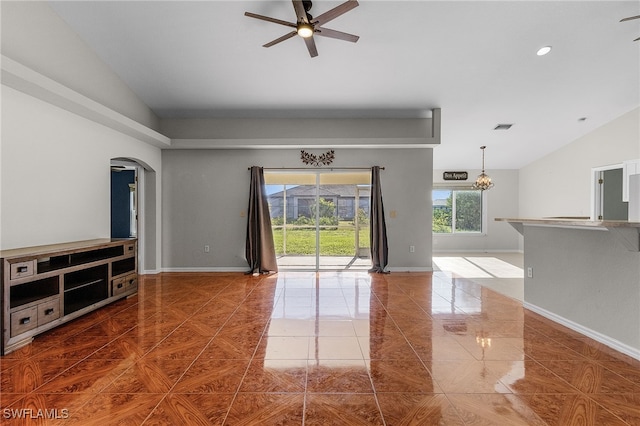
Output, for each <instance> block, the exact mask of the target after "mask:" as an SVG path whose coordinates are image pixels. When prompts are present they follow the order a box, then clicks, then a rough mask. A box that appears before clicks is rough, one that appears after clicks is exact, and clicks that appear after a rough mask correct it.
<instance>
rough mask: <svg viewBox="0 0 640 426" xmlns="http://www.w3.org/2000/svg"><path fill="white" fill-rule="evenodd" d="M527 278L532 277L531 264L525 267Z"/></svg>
mask: <svg viewBox="0 0 640 426" xmlns="http://www.w3.org/2000/svg"><path fill="white" fill-rule="evenodd" d="M527 278H533V268H532V267H531V266H529V267H528V268H527Z"/></svg>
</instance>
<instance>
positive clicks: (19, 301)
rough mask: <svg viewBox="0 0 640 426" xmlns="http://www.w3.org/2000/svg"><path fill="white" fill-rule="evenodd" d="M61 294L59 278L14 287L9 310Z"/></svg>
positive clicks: (10, 289) (11, 289) (11, 291)
mask: <svg viewBox="0 0 640 426" xmlns="http://www.w3.org/2000/svg"><path fill="white" fill-rule="evenodd" d="M59 293H60V284H59V278H58V277H57V276H55V277H49V278H45V279H43V280H37V281H31V282H29V283H25V284H20V285H14V286H11V287H10V288H9V308H10V309H14V308H17V307H19V306H24V305H28V304H29V303H33V302H36V301H38V300H41V299H46V298H47V297H51V296H57V295H58V294H59Z"/></svg>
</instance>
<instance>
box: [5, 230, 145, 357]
mask: <svg viewBox="0 0 640 426" xmlns="http://www.w3.org/2000/svg"><path fill="white" fill-rule="evenodd" d="M137 251H138V250H137V240H136V239H99V240H88V241H78V242H72V243H64V244H53V245H47V246H38V247H28V248H20V249H12V250H3V251H0V258H1V264H0V268H1V272H2V273H1V276H2V318H1V321H2V348H1V349H2V354H3V355H4V354H7V353H9V352H11V351H13V350H15V349H17V348H19V347H21V346H24V345H26V344H28V343H30V342H31V341H32V340H33V337H34V336H35V335H37V334H39V333H42V332H44V331H46V330H49V329H51V328H54V327H56V326H58V325H61V324H63V323H65V322H68V321H70V320H72V319H74V318H77V317H79V316H81V315H83V314H86V313H88V312H91V311H93V310H95V309H97V308H99V307H102V306H104V305H106V304H108V303H111V302H113V301H115V300H118V299H121V298H123V297H126V296H128V295H131V294H133V293H135V292H136V291H137V290H138V275H137V272H136V271H137V258H138V256H137Z"/></svg>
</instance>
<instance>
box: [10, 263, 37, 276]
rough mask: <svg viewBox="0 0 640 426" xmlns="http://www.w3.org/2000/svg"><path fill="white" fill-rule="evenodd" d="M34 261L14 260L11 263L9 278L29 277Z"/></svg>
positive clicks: (31, 273) (33, 269) (32, 271)
mask: <svg viewBox="0 0 640 426" xmlns="http://www.w3.org/2000/svg"><path fill="white" fill-rule="evenodd" d="M35 266H36V261H35V260H27V261H26V262H16V263H12V264H11V279H12V280H15V279H17V278H22V277H30V276H31V275H33V273H34V271H35Z"/></svg>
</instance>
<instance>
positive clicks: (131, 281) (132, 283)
mask: <svg viewBox="0 0 640 426" xmlns="http://www.w3.org/2000/svg"><path fill="white" fill-rule="evenodd" d="M124 280H125V287H126V288H127V292H129V291H134V290H137V289H138V275H136V274H131V275H127V276H126V277H124Z"/></svg>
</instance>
